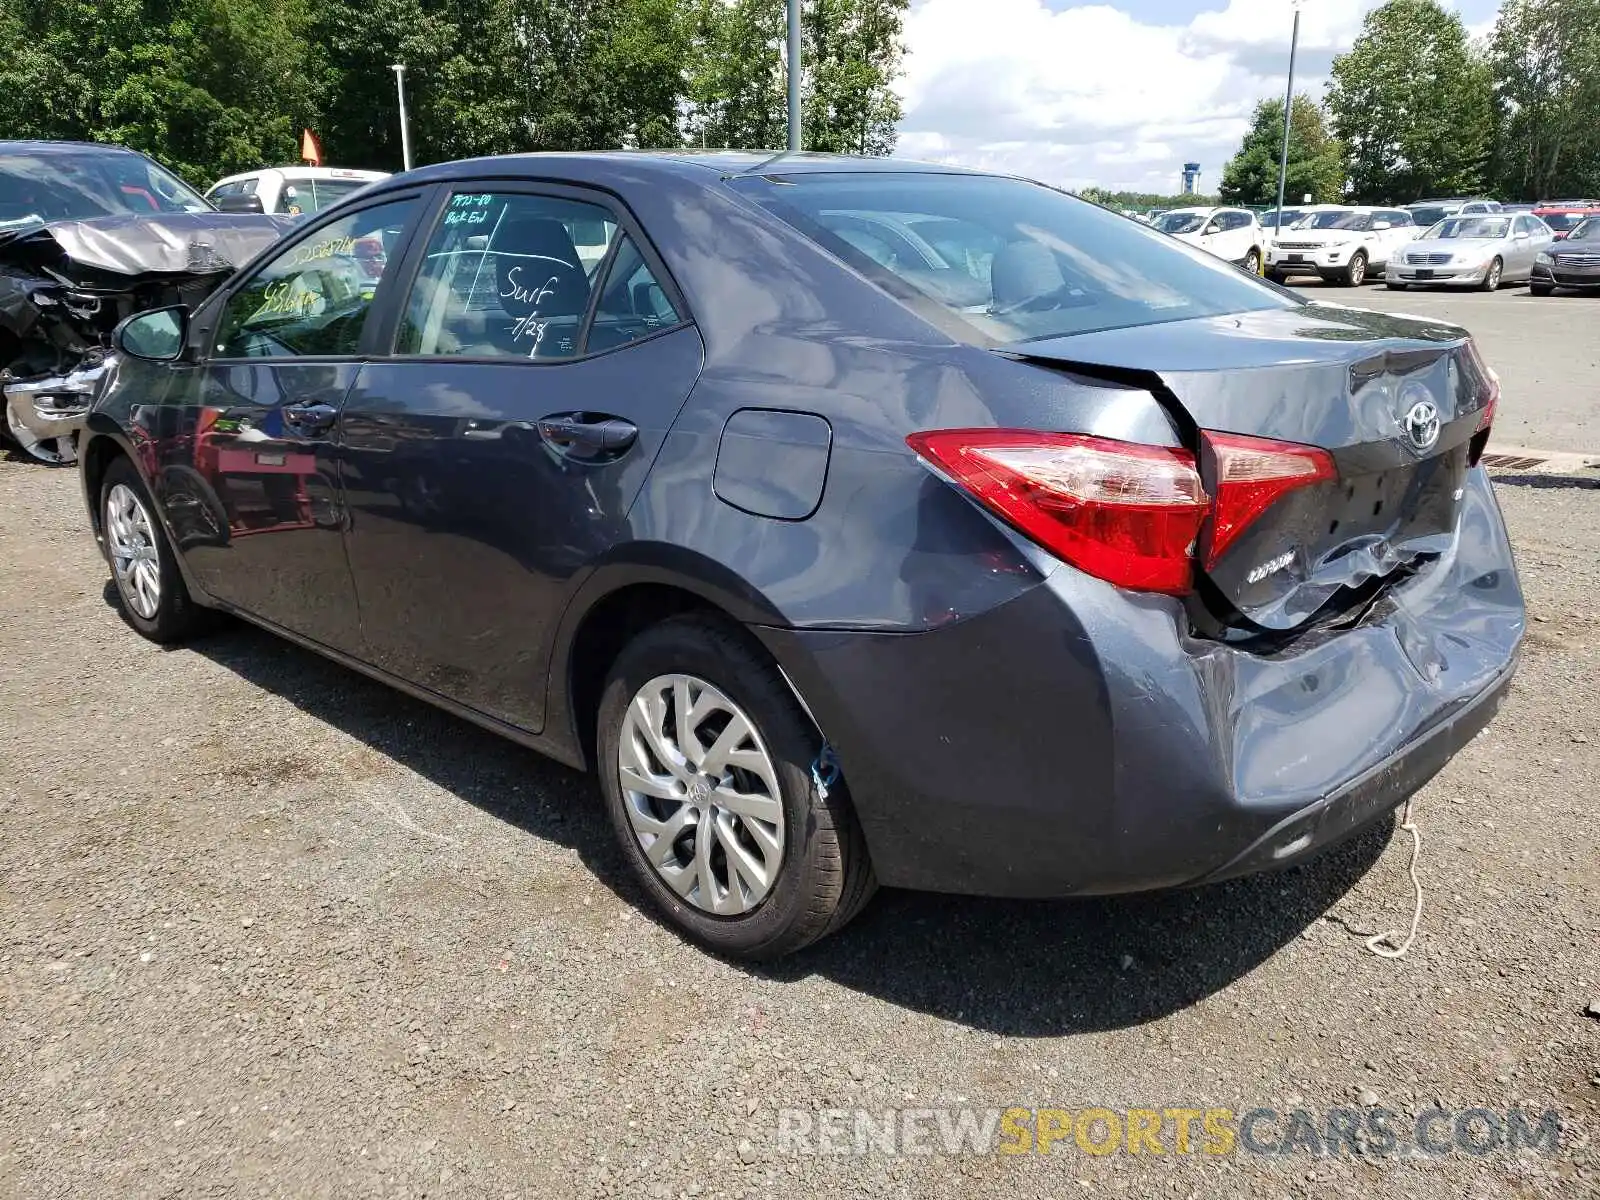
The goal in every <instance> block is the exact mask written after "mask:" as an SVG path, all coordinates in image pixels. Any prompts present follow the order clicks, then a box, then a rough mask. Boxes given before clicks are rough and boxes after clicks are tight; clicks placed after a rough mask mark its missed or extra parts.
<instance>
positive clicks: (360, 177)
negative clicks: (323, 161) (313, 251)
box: [206, 167, 389, 217]
mask: <svg viewBox="0 0 1600 1200" xmlns="http://www.w3.org/2000/svg"><path fill="white" fill-rule="evenodd" d="M387 178H389V172H387V171H354V170H351V169H349V168H347V167H263V168H262V169H261V170H259V171H245V172H243V173H242V174H239V175H229V176H228V177H227V178H226V179H219V180H217V182H215V183H213V184H212V185H211V190H210V191H208V192H207V193H206V199H207V200H209V201H211V203H213V204H215V205H216V206H217V207H218V208H220V209H221V210H222V211H223V212H255V213H282V214H283V215H285V216H290V217H298V216H301V215H303V214H306V213H314V212H319V211H321V210H322V209H324V208H327V207H328V205H330V204H333V203H334V202H335V201H338V200H343V199H344V198H345V197H346V196H348V195H350V193H351V192H355V191H359V190H360V189H361V188H364V187H366V186H367V184H369V183H376V182H377V181H378V180H380V179H387Z"/></svg>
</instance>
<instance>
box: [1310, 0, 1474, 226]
mask: <svg viewBox="0 0 1600 1200" xmlns="http://www.w3.org/2000/svg"><path fill="white" fill-rule="evenodd" d="M1328 111H1329V113H1330V115H1331V116H1332V123H1333V132H1334V134H1335V135H1336V136H1337V137H1338V138H1339V140H1340V141H1341V142H1342V143H1343V144H1344V148H1345V173H1346V175H1347V177H1348V179H1349V186H1350V191H1351V193H1352V194H1353V198H1354V199H1356V200H1358V201H1364V202H1373V203H1383V202H1389V203H1402V202H1405V201H1409V200H1415V199H1417V198H1418V197H1421V196H1423V195H1447V194H1453V193H1462V192H1475V191H1479V190H1481V189H1482V188H1483V186H1484V183H1485V178H1484V176H1485V168H1486V166H1487V163H1488V159H1489V151H1490V144H1491V140H1492V136H1493V104H1492V101H1491V90H1490V77H1489V67H1488V63H1487V61H1486V59H1485V58H1484V57H1483V56H1482V55H1480V54H1478V53H1477V52H1475V51H1474V50H1473V48H1472V46H1471V45H1470V44H1469V42H1468V39H1467V32H1466V28H1465V26H1463V25H1462V23H1461V18H1460V17H1459V16H1457V15H1456V14H1455V13H1452V12H1447V11H1446V10H1445V9H1443V8H1441V7H1440V6H1439V4H1438V3H1436V0H1389V2H1388V3H1387V4H1385V5H1383V6H1382V7H1381V8H1376V9H1374V10H1373V11H1372V12H1370V13H1368V14H1367V17H1366V20H1365V21H1364V22H1363V23H1362V30H1361V35H1360V36H1359V37H1358V38H1356V41H1355V44H1354V45H1353V46H1352V47H1351V48H1350V51H1349V53H1347V54H1341V55H1340V56H1339V57H1338V58H1336V59H1334V61H1333V74H1332V78H1331V79H1330V81H1329V84H1328Z"/></svg>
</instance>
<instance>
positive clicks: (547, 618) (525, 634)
mask: <svg viewBox="0 0 1600 1200" xmlns="http://www.w3.org/2000/svg"><path fill="white" fill-rule="evenodd" d="M481 187H482V190H472V188H471V185H462V186H461V188H460V189H458V190H457V191H456V192H455V193H454V194H452V195H450V196H449V197H448V198H446V199H442V200H441V203H440V206H439V211H438V213H437V215H436V217H435V218H434V220H433V222H432V232H431V234H429V236H428V238H427V240H426V242H425V244H423V245H421V246H419V247H418V249H417V250H416V251H414V252H413V256H412V257H413V259H414V267H413V266H412V265H408V268H407V269H408V272H410V271H412V270H414V272H415V282H414V283H413V285H412V286H411V288H410V290H409V295H408V296H407V298H406V300H405V302H404V304H403V306H401V307H400V308H399V310H398V312H399V318H398V322H397V328H396V331H395V334H394V338H393V346H394V353H393V355H392V356H388V357H382V358H374V359H373V361H371V362H370V363H368V364H367V365H366V366H365V367H363V368H362V370H361V374H360V376H359V377H358V379H357V381H356V383H355V386H354V387H353V388H352V389H351V392H350V395H349V398H348V400H347V402H346V405H345V413H344V418H343V426H344V434H343V453H344V474H343V482H344V487H345V494H346V497H347V503H348V505H349V523H348V532H347V534H346V545H347V548H348V552H349V557H350V565H351V570H352V573H353V575H354V577H355V583H356V590H357V594H358V596H359V599H360V605H361V622H362V630H363V635H364V638H365V643H366V646H367V648H368V654H369V658H370V661H371V662H373V663H374V664H375V665H377V666H379V667H381V668H383V669H384V670H386V671H389V672H391V673H392V674H395V675H398V676H400V677H401V678H403V679H406V680H408V681H410V682H412V683H415V684H420V685H421V686H423V687H426V688H428V689H430V690H432V691H435V692H438V693H439V694H441V695H443V696H446V697H448V698H450V699H453V700H456V701H458V702H460V703H463V704H467V705H469V706H471V707H473V708H476V709H479V710H480V711H482V712H485V713H488V714H490V715H492V716H495V717H498V718H499V719H501V720H504V721H507V722H509V723H511V724H514V725H517V726H520V727H522V728H524V729H528V730H531V731H533V732H538V731H539V730H541V729H542V728H543V721H544V684H545V675H546V669H547V664H548V658H549V653H550V644H551V640H552V638H553V635H554V630H555V625H556V622H557V621H558V619H559V618H560V615H561V613H562V611H563V610H564V608H565V606H566V600H567V597H568V596H569V595H570V591H571V587H572V582H573V578H574V576H575V575H576V574H577V573H579V572H580V571H582V570H583V569H584V568H585V567H587V566H589V565H590V564H592V563H593V562H594V561H595V560H596V559H597V558H598V557H599V556H600V555H601V554H603V553H604V552H605V551H606V549H608V548H609V547H610V546H611V545H613V544H614V543H615V542H616V541H617V540H619V539H620V538H622V537H623V536H624V531H625V529H626V520H627V514H628V509H629V506H630V505H631V504H632V502H633V499H634V497H635V496H636V495H637V494H638V491H639V488H640V486H641V485H642V484H643V482H644V478H645V475H646V474H647V473H648V471H649V469H650V465H651V463H652V462H653V461H654V459H655V456H656V452H657V451H658V450H659V449H660V446H661V442H662V440H663V439H664V437H665V436H666V432H667V429H668V428H669V427H670V426H671V424H672V422H673V420H674V418H675V417H676V416H677V413H678V410H679V409H680V408H681V407H682V405H683V402H684V400H685V398H686V397H687V396H688V393H689V390H690V388H691V387H693V386H694V381H695V379H696V378H697V377H698V375H699V370H700V361H701V355H702V348H701V344H700V338H699V334H698V333H697V332H696V331H695V329H694V328H693V327H692V326H689V325H687V324H686V323H685V321H684V319H683V316H682V314H683V312H684V308H683V305H682V302H681V299H680V298H679V297H678V296H677V295H676V293H675V292H673V291H672V289H671V285H670V281H668V280H667V278H666V275H665V272H664V271H663V270H662V269H661V267H660V265H659V263H658V261H657V260H655V259H654V257H653V256H652V255H651V253H650V251H649V250H648V247H647V246H646V244H645V242H644V240H643V238H642V237H641V236H640V235H639V233H638V232H637V231H630V229H629V227H628V225H627V223H626V220H625V218H624V216H623V214H621V213H620V212H618V211H616V210H615V209H614V208H613V207H612V206H611V203H610V202H609V201H607V200H604V199H602V198H599V197H597V196H595V195H593V194H590V193H585V192H567V191H564V190H563V191H556V190H552V191H534V190H519V189H516V188H514V187H512V186H510V185H487V184H486V185H481ZM419 240H420V239H419ZM386 340H387V339H386Z"/></svg>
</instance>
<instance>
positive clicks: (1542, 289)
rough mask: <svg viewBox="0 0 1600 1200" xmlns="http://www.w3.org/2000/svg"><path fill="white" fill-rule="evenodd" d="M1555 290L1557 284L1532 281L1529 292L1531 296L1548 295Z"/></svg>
mask: <svg viewBox="0 0 1600 1200" xmlns="http://www.w3.org/2000/svg"><path fill="white" fill-rule="evenodd" d="M1555 290H1556V289H1555V285H1553V284H1549V283H1530V284H1529V285H1528V294H1529V295H1530V296H1548V295H1550V293H1552V292H1554V291H1555Z"/></svg>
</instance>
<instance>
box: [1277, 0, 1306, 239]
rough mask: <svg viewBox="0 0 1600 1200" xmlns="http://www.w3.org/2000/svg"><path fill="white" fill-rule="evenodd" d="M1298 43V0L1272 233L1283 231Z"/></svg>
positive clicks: (1295, 4)
mask: <svg viewBox="0 0 1600 1200" xmlns="http://www.w3.org/2000/svg"><path fill="white" fill-rule="evenodd" d="M1299 45H1300V0H1295V3H1294V31H1293V32H1292V33H1290V34H1289V86H1288V87H1287V88H1286V89H1285V90H1284V93H1283V153H1282V154H1281V155H1279V157H1278V211H1277V213H1276V217H1275V221H1274V225H1273V235H1274V236H1276V235H1277V234H1280V233H1282V232H1283V185H1284V182H1285V181H1286V180H1287V179H1288V176H1289V119H1290V117H1291V115H1292V114H1293V113H1294V52H1295V49H1296V48H1297V47H1298V46H1299Z"/></svg>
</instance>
